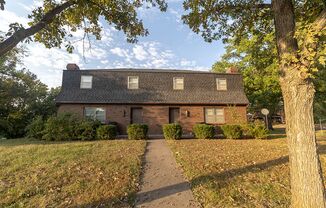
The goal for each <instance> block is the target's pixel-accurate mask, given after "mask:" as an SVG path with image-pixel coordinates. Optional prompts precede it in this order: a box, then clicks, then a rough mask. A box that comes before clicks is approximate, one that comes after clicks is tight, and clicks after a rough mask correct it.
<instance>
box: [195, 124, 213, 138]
mask: <svg viewBox="0 0 326 208" xmlns="http://www.w3.org/2000/svg"><path fill="white" fill-rule="evenodd" d="M193 132H194V134H195V137H196V138H197V139H213V138H214V136H215V128H214V126H213V125H208V124H196V125H195V126H194V127H193Z"/></svg>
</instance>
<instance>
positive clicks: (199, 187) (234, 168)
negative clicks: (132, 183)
mask: <svg viewBox="0 0 326 208" xmlns="http://www.w3.org/2000/svg"><path fill="white" fill-rule="evenodd" d="M168 143H169V146H170V147H171V149H172V151H173V152H174V154H175V156H176V159H177V161H178V163H179V164H180V165H181V167H182V168H183V170H184V173H185V175H186V177H187V179H188V180H189V181H190V183H191V186H192V191H193V193H194V195H195V197H196V198H197V200H198V201H199V202H200V203H201V204H202V205H203V206H204V207H289V206H290V182H289V179H290V175H289V167H288V148H287V143H286V139H271V140H254V139H251V140H227V139H216V140H195V139H193V140H180V141H168ZM319 143H320V145H319V149H320V153H321V162H322V165H323V167H324V168H326V157H325V155H324V154H325V152H326V142H325V141H320V142H319Z"/></svg>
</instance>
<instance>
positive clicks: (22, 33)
mask: <svg viewBox="0 0 326 208" xmlns="http://www.w3.org/2000/svg"><path fill="white" fill-rule="evenodd" d="M74 4H75V1H67V2H65V3H63V4H61V5H59V6H57V7H55V8H53V9H52V10H50V11H49V12H47V13H46V14H45V15H44V17H43V18H42V19H41V20H40V21H39V22H38V23H36V24H35V25H33V26H31V27H30V28H28V29H25V28H21V29H19V30H17V31H16V32H14V33H13V34H12V35H11V36H10V37H9V38H7V39H6V40H4V41H3V42H1V43H0V57H1V56H3V55H4V54H6V53H7V52H8V51H10V50H11V49H13V48H14V47H15V46H16V45H17V44H18V43H19V42H21V41H23V40H24V39H25V38H27V37H29V36H32V35H34V34H35V33H37V32H39V31H40V30H42V29H43V28H45V27H46V26H47V25H48V24H50V23H51V22H52V21H53V20H54V18H55V17H56V16H57V15H58V14H60V13H61V12H63V11H64V10H65V9H67V8H69V7H71V6H72V5H74Z"/></svg>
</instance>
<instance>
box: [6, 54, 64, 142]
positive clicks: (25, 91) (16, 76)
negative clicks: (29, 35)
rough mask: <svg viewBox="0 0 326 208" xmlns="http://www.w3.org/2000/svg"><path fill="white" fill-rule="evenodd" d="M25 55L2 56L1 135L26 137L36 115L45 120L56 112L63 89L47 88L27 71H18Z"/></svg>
mask: <svg viewBox="0 0 326 208" xmlns="http://www.w3.org/2000/svg"><path fill="white" fill-rule="evenodd" d="M22 54H24V50H23V49H21V48H14V49H13V50H11V51H10V52H9V53H7V54H6V55H5V56H3V57H0V136H5V137H9V138H16V137H22V136H24V134H25V127H26V126H27V125H28V124H29V123H30V121H31V120H32V119H33V118H34V117H35V116H42V117H44V118H47V117H49V116H50V115H52V114H54V113H55V112H56V106H55V101H54V99H55V96H56V95H57V94H58V92H59V89H58V88H53V89H51V90H50V91H47V86H46V85H45V84H43V83H42V82H40V81H39V80H38V79H37V77H36V75H35V74H33V73H31V72H29V71H28V70H26V69H21V70H17V69H16V68H17V64H18V63H19V62H20V59H21V57H22Z"/></svg>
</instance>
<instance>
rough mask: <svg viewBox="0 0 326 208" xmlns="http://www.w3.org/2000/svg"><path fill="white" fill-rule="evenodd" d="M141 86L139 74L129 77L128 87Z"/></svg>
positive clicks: (135, 87) (136, 87)
mask: <svg viewBox="0 0 326 208" xmlns="http://www.w3.org/2000/svg"><path fill="white" fill-rule="evenodd" d="M138 88H139V78H138V77H137V76H129V77H128V89H138Z"/></svg>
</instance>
